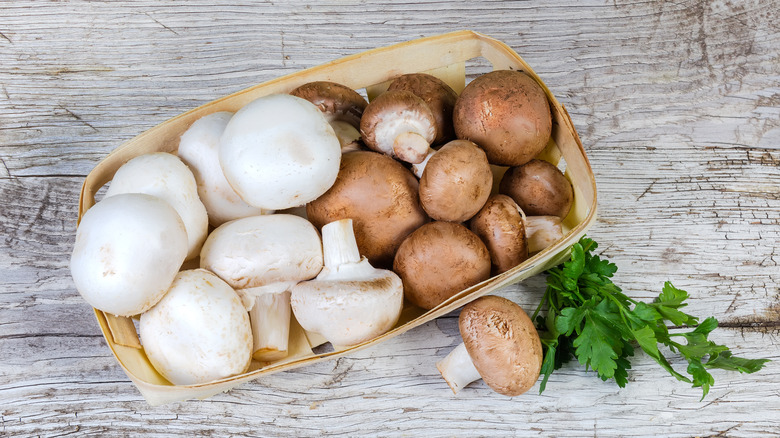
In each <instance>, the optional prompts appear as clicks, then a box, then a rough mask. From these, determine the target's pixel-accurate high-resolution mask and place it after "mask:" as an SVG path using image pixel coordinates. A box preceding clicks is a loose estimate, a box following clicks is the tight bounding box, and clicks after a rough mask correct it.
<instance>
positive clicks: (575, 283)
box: [533, 237, 769, 399]
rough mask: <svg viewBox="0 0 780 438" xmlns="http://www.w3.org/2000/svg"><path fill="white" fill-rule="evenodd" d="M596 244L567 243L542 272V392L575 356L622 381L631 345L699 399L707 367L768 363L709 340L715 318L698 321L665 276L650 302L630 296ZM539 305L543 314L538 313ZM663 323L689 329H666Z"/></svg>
mask: <svg viewBox="0 0 780 438" xmlns="http://www.w3.org/2000/svg"><path fill="white" fill-rule="evenodd" d="M597 248H598V244H597V243H596V242H595V241H594V240H592V239H589V238H586V237H583V238H582V239H580V241H579V242H577V243H575V244H574V245H573V246H572V249H571V258H570V260H568V261H566V262H565V263H563V264H561V265H558V266H556V267H554V268H552V269H549V270H547V272H546V273H547V289H546V290H545V293H544V297H543V298H542V301H541V303H540V304H539V307H538V308H537V309H536V312H535V313H534V316H533V319H534V320H535V321H536V323H537V328H538V329H539V331H540V338H541V340H542V347H543V349H544V360H543V362H542V370H541V374H542V375H543V379H542V383H541V385H540V388H539V392H540V393H541V392H542V391H544V390H545V388H546V386H547V381H548V379H549V377H550V375H551V374H552V373H553V372H554V371H555V370H557V369H559V368H560V367H561V366H563V364H565V363H566V362H568V361H569V360H570V359H571V358H572V357H576V358H577V360H578V361H579V362H580V363H581V364H582V365H585V367H586V368H591V369H593V370H594V371H596V373H597V374H598V376H599V377H600V378H601V379H602V380H605V381H606V380H609V379H614V380H615V382H616V383H617V384H618V386H620V387H621V388H622V387H624V386H625V385H626V384H627V383H628V370H629V369H631V362H630V361H629V360H628V358H629V357H630V356H633V355H634V346H635V345H638V346H639V347H640V348H641V349H642V351H644V352H645V354H647V355H648V356H650V357H652V358H653V359H654V360H655V361H656V362H658V364H659V365H661V367H662V368H664V369H665V370H666V371H667V372H669V374H671V375H672V376H673V377H675V378H676V379H677V380H680V381H682V382H686V383H690V384H691V385H692V386H693V387H694V388H701V389H702V399H703V398H704V397H705V396H706V395H707V394H708V392H709V390H710V387H711V386H712V385H713V384H714V382H715V380H714V378H713V377H712V375H711V374H710V373H709V371H708V369H712V368H719V369H723V370H730V371H739V372H741V373H754V372H756V371H758V370H760V369H761V368H762V367H763V366H764V364H765V363H766V362H769V360H768V359H745V358H741V357H736V356H733V355H732V353H731V351H730V350H729V348H728V347H726V346H724V345H718V344H716V343H715V342H713V341H710V340H709V339H708V336H709V334H710V333H711V332H712V331H713V330H715V329H716V328H717V327H718V321H717V320H716V319H715V318H712V317H710V318H706V319H705V320H703V321H702V322H701V323H699V319H698V318H697V317H695V316H693V315H689V314H687V313H685V312H683V311H682V310H681V309H683V308H684V307H685V306H687V303H686V302H685V300H687V299H688V297H689V296H688V293H687V292H686V291H684V290H682V289H678V288H676V287H674V285H672V283H670V282H666V283H665V284H664V286H663V288H662V290H661V293H660V295H658V297H657V298H656V299H655V300H653V302H651V303H644V302H638V301H635V300H632V299H631V298H629V297H628V296H627V295H625V294H624V293H623V292H622V290H621V289H620V288H619V287H618V286H617V285H615V284H614V283H613V282H612V280H611V277H612V276H613V275H614V274H615V272H617V266H616V265H615V264H614V263H611V262H610V261H608V260H605V259H601V258H600V257H599V256H598V255H596V254H593V251H594V250H596V249H597ZM544 307H546V308H547V314H546V315H540V312H541V310H542V308H544ZM667 323H668V324H671V325H672V326H675V327H684V328H691V327H693V329H692V330H690V331H687V332H681V333H677V332H675V333H670V332H669V328H668V327H667ZM677 340H680V341H683V340H684V342H677ZM660 345H663V346H666V347H667V348H668V349H669V350H670V351H671V352H672V353H676V354H677V355H679V356H681V357H682V358H683V359H685V360H686V361H687V362H688V367H687V369H686V372H687V374H688V375H687V376H686V375H684V374H682V373H680V372H678V371H677V370H675V369H674V368H673V367H672V365H671V364H670V363H669V361H668V360H667V359H666V357H665V356H664V354H663V353H662V352H661V350H660V348H659V346H660Z"/></svg>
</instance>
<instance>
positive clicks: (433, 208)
mask: <svg viewBox="0 0 780 438" xmlns="http://www.w3.org/2000/svg"><path fill="white" fill-rule="evenodd" d="M492 187H493V172H492V171H491V170H490V164H489V163H488V160H487V157H486V156H485V152H483V151H482V149H480V148H479V147H477V145H475V144H474V143H472V142H470V141H468V140H453V141H451V142H449V143H447V144H445V145H444V146H442V147H441V149H439V150H438V151H436V152H435V153H434V154H432V156H431V157H430V158H428V160H427V164H426V165H425V167H424V170H423V172H422V177H421V178H420V204H421V205H422V207H423V209H425V212H426V213H428V216H430V217H431V218H433V219H436V220H440V221H449V222H463V221H466V220H468V219H469V218H471V217H472V216H474V215H475V214H476V213H477V212H478V211H479V209H480V208H482V206H483V205H485V201H487V199H488V196H490V190H491V188H492Z"/></svg>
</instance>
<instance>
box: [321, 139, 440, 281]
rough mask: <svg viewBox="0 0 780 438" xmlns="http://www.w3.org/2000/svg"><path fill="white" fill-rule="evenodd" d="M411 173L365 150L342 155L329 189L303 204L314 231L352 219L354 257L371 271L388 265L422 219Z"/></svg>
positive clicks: (415, 185)
mask: <svg viewBox="0 0 780 438" xmlns="http://www.w3.org/2000/svg"><path fill="white" fill-rule="evenodd" d="M418 187H419V185H418V183H417V179H416V178H415V177H414V175H412V174H411V172H409V170H407V169H406V168H404V166H402V165H401V163H399V162H397V161H395V160H393V159H392V158H390V157H388V156H386V155H382V154H378V153H376V152H369V151H357V152H350V153H347V154H344V155H343V157H342V160H341V169H340V170H339V174H338V178H336V182H335V183H334V184H333V186H332V187H331V188H330V189H329V190H328V191H327V192H326V193H325V194H323V195H322V196H320V197H319V198H317V199H315V200H314V201H312V202H310V203H309V204H307V205H306V213H307V216H308V218H309V220H310V221H311V222H312V223H313V224H314V225H315V226H316V227H318V228H321V227H322V226H323V225H325V224H327V223H329V222H334V221H337V220H339V219H350V218H351V219H352V220H353V225H354V227H355V238H356V240H357V245H358V249H359V250H360V253H361V254H363V255H365V256H366V257H367V258H368V260H369V262H371V264H372V265H374V266H376V267H381V268H385V267H389V266H391V265H392V263H393V257H394V256H395V252H396V250H397V249H398V246H399V245H400V244H401V241H403V239H404V238H405V237H406V236H408V235H409V233H411V232H412V231H414V230H415V229H417V228H418V227H420V226H421V225H422V224H424V223H426V222H427V221H428V216H427V215H426V214H425V211H424V210H423V209H422V207H420V203H419V196H418Z"/></svg>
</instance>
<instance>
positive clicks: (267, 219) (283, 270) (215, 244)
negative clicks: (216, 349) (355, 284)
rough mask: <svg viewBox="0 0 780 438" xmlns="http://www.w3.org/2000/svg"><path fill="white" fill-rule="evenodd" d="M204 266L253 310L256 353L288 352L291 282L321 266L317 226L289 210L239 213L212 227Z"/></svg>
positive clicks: (274, 356)
mask: <svg viewBox="0 0 780 438" xmlns="http://www.w3.org/2000/svg"><path fill="white" fill-rule="evenodd" d="M200 267H201V268H204V269H208V270H209V271H211V272H213V273H215V274H217V275H218V276H219V277H220V278H222V279H223V280H225V281H226V282H227V283H228V284H229V285H230V286H231V287H232V288H234V289H236V292H238V293H239V295H240V296H241V298H242V300H243V301H244V305H245V306H246V307H247V309H248V310H249V316H250V319H251V322H252V333H253V337H254V348H253V350H252V351H253V357H254V358H255V359H257V360H259V361H262V362H268V361H273V360H278V359H282V358H284V357H286V356H287V345H288V337H289V332H290V288H291V287H293V286H294V285H295V284H296V283H298V282H299V281H303V280H308V279H311V278H314V277H315V276H316V275H317V274H318V273H319V272H320V270H321V269H322V243H321V241H320V236H319V234H318V233H317V230H316V229H315V228H314V226H313V225H312V224H311V223H309V222H308V221H307V220H306V219H303V218H300V217H298V216H293V215H289V214H271V215H264V216H254V217H248V218H243V219H236V220H234V221H231V222H228V223H225V224H223V225H222V226H220V227H219V228H217V229H215V230H214V231H212V233H211V234H210V235H209V237H208V239H206V243H205V244H204V245H203V250H202V251H201V254H200Z"/></svg>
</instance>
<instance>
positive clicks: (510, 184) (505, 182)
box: [498, 160, 574, 219]
mask: <svg viewBox="0 0 780 438" xmlns="http://www.w3.org/2000/svg"><path fill="white" fill-rule="evenodd" d="M498 191H499V193H502V194H504V195H508V196H510V197H511V198H512V199H514V201H515V202H516V203H517V205H519V206H520V208H522V209H523V211H524V212H525V214H527V215H529V216H558V217H560V218H561V219H563V218H565V217H566V215H567V214H569V210H570V209H571V205H572V201H573V200H574V191H573V189H572V186H571V183H570V182H569V180H568V179H566V177H565V176H564V175H563V173H562V172H561V171H560V170H559V169H558V168H557V167H555V166H554V165H553V164H552V163H549V162H547V161H543V160H531V161H529V162H528V163H526V164H524V165H522V166H519V167H512V168H510V169H509V170H507V171H506V173H505V174H504V177H503V178H502V179H501V183H500V184H499V186H498Z"/></svg>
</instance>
